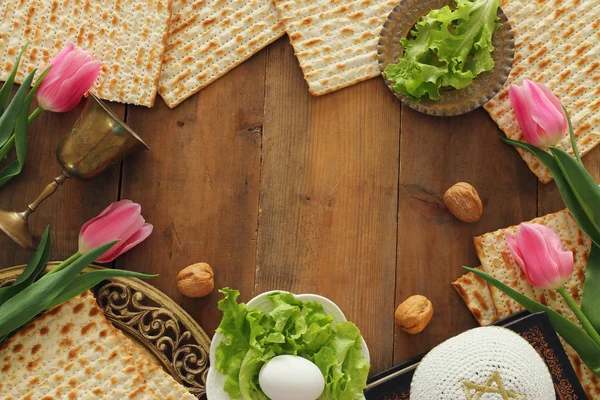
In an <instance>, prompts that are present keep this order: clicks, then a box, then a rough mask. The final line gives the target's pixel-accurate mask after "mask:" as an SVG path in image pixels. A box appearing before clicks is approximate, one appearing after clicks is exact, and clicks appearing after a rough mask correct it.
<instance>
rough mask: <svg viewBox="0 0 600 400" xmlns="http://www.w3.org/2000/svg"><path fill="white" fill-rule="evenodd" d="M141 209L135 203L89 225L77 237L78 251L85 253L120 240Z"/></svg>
mask: <svg viewBox="0 0 600 400" xmlns="http://www.w3.org/2000/svg"><path fill="white" fill-rule="evenodd" d="M140 213H141V207H140V205H139V204H137V203H131V204H126V205H123V206H120V207H117V208H115V209H113V210H112V211H110V212H108V213H106V214H105V215H104V216H102V217H101V218H97V219H96V221H94V222H93V223H91V224H89V225H88V226H87V228H86V230H85V231H83V232H81V234H80V237H79V251H80V252H82V253H85V252H86V251H89V250H90V249H92V248H95V247H97V246H99V245H101V244H104V243H107V242H110V241H112V240H116V239H120V238H121V237H122V234H123V233H124V232H126V231H127V230H128V229H129V228H130V227H131V225H132V224H135V223H136V222H137V221H138V220H139V217H140Z"/></svg>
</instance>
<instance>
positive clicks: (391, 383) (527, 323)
mask: <svg viewBox="0 0 600 400" xmlns="http://www.w3.org/2000/svg"><path fill="white" fill-rule="evenodd" d="M494 325H498V326H503V327H505V328H508V329H511V330H513V331H515V332H517V333H518V334H520V335H521V336H523V338H525V339H526V340H527V341H528V342H529V343H531V345H532V346H533V347H534V348H535V349H536V350H537V351H538V353H539V354H540V355H541V356H542V358H543V359H544V361H545V362H546V364H547V365H548V369H549V370H550V372H551V373H552V379H553V381H554V389H555V391H556V399H557V400H561V399H573V400H586V399H587V396H586V394H585V392H584V390H583V388H582V387H581V383H579V380H578V378H577V375H576V374H575V371H573V367H572V366H571V363H570V362H569V359H568V358H567V354H566V353H565V350H564V349H563V347H562V345H561V343H560V340H559V339H558V336H557V335H556V332H555V331H554V329H553V328H552V324H551V323H550V320H549V319H548V317H547V316H546V314H545V313H537V314H530V313H528V312H527V311H522V312H520V313H517V314H515V315H512V316H510V317H508V318H505V319H503V320H502V321H499V322H497V323H495V324H494ZM424 356H425V355H424V354H423V355H420V356H418V357H415V358H413V359H412V360H409V361H406V362H404V363H402V364H400V365H397V366H395V367H393V368H391V369H389V370H387V371H385V372H382V373H380V374H378V375H375V376H374V377H372V378H371V379H370V380H369V385H368V386H367V389H366V390H365V397H366V399H367V400H404V399H409V398H410V382H411V381H412V377H413V374H414V373H415V370H416V369H417V366H418V365H419V362H420V361H421V359H422V358H423V357H424Z"/></svg>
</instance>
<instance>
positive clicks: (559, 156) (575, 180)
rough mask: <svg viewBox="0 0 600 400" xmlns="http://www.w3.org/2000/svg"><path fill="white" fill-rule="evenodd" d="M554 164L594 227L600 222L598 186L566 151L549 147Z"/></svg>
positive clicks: (599, 192) (599, 191)
mask: <svg viewBox="0 0 600 400" xmlns="http://www.w3.org/2000/svg"><path fill="white" fill-rule="evenodd" d="M550 151H551V152H552V154H553V155H554V158H555V159H556V162H557V164H558V166H559V168H560V170H561V171H562V173H563V175H564V176H565V179H566V180H567V182H568V184H569V186H570V187H571V190H572V192H573V194H574V195H575V197H576V198H577V200H578V202H579V204H580V205H581V207H582V208H583V210H584V211H585V212H586V214H587V215H588V218H589V219H590V221H591V222H592V223H593V224H594V225H596V226H597V225H598V222H600V186H598V184H597V183H596V181H595V180H594V178H592V176H591V175H590V174H589V172H588V171H587V170H586V169H585V167H584V166H583V164H581V163H580V162H578V161H577V160H576V159H575V158H573V157H572V156H571V155H569V153H567V152H566V151H564V150H562V149H559V148H558V147H550Z"/></svg>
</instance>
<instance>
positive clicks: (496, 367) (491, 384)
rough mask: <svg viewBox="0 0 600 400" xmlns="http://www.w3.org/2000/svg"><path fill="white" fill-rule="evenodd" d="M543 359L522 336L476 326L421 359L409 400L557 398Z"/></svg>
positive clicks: (499, 329)
mask: <svg viewBox="0 0 600 400" xmlns="http://www.w3.org/2000/svg"><path fill="white" fill-rule="evenodd" d="M555 398H556V395H555V393H554V385H553V383H552V377H551V375H550V372H549V371H548V367H547V366H546V364H545V363H544V360H542V358H541V357H540V356H539V354H538V353H537V352H536V350H535V349H534V348H533V347H532V346H531V345H530V344H529V343H528V342H527V341H526V340H525V339H523V338H522V337H521V336H519V335H518V334H516V333H514V332H513V331H511V330H508V329H504V328H499V327H485V328H475V329H472V330H470V331H467V332H465V333H463V334H460V335H458V336H456V337H453V338H452V339H449V340H447V341H446V342H444V343H442V344H440V345H439V346H437V347H436V348H434V349H433V350H431V352H429V354H427V356H425V358H424V359H423V361H421V363H420V364H419V366H418V368H417V370H416V372H415V375H414V377H413V380H412V383H411V390H410V399H411V400H434V399H435V400H503V399H518V400H553V399H555Z"/></svg>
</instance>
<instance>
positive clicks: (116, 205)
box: [79, 199, 133, 235]
mask: <svg viewBox="0 0 600 400" xmlns="http://www.w3.org/2000/svg"><path fill="white" fill-rule="evenodd" d="M131 203H133V201H131V200H126V199H124V200H119V201H115V202H114V203H111V204H110V205H109V206H108V207H106V208H105V209H104V210H102V212H101V213H100V214H98V215H97V216H96V217H94V218H92V219H90V220H89V221H88V222H86V223H85V224H83V226H82V227H81V229H80V230H79V234H80V235H81V234H82V233H83V232H85V231H86V229H87V228H88V226H90V225H91V224H93V223H94V222H96V221H97V220H98V219H100V218H102V217H103V216H105V215H106V214H108V213H109V212H111V211H114V210H116V209H118V208H121V207H123V206H125V205H127V204H131Z"/></svg>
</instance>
